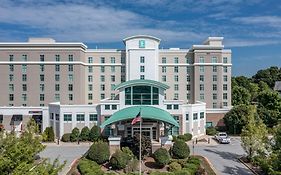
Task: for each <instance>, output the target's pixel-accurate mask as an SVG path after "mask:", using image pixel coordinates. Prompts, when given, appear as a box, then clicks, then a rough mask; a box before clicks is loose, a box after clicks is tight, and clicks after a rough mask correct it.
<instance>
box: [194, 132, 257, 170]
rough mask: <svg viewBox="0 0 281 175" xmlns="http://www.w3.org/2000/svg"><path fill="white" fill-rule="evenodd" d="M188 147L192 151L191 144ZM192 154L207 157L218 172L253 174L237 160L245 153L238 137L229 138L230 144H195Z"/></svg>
mask: <svg viewBox="0 0 281 175" xmlns="http://www.w3.org/2000/svg"><path fill="white" fill-rule="evenodd" d="M190 148H191V150H190V151H191V153H192V146H190ZM194 154H199V155H202V156H205V157H207V158H208V159H209V161H210V162H211V163H212V164H213V166H214V168H215V169H216V170H217V172H218V173H219V174H222V175H226V174H237V175H249V174H251V175H252V174H253V173H252V172H251V171H250V170H249V169H248V168H246V167H245V166H244V165H243V164H242V163H240V162H239V161H238V160H237V158H238V157H241V156H242V155H244V154H245V151H244V150H243V148H242V147H241V139H240V138H239V137H235V138H231V143H230V144H213V145H210V146H209V145H199V144H198V145H195V146H194Z"/></svg>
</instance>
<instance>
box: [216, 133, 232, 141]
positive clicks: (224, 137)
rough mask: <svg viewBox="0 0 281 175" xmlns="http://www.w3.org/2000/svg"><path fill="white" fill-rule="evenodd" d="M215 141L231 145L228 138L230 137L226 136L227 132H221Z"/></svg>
mask: <svg viewBox="0 0 281 175" xmlns="http://www.w3.org/2000/svg"><path fill="white" fill-rule="evenodd" d="M215 139H216V140H217V141H218V142H219V143H230V138H229V137H228V135H227V134H226V132H219V133H217V134H216V135H215Z"/></svg>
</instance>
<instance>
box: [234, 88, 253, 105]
mask: <svg viewBox="0 0 281 175" xmlns="http://www.w3.org/2000/svg"><path fill="white" fill-rule="evenodd" d="M250 100H251V94H250V93H249V91H248V90H247V89H245V88H244V87H240V86H235V87H233V89H232V105H234V106H236V105H242V104H245V105H248V104H250Z"/></svg>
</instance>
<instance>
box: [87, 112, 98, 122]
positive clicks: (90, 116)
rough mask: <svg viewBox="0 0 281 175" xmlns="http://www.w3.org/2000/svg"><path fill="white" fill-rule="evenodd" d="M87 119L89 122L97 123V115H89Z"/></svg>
mask: <svg viewBox="0 0 281 175" xmlns="http://www.w3.org/2000/svg"><path fill="white" fill-rule="evenodd" d="M89 118H90V121H98V114H90V115H89Z"/></svg>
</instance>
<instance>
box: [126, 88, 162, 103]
mask: <svg viewBox="0 0 281 175" xmlns="http://www.w3.org/2000/svg"><path fill="white" fill-rule="evenodd" d="M158 104H159V89H158V88H156V87H151V86H133V87H127V88H125V105H158Z"/></svg>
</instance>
